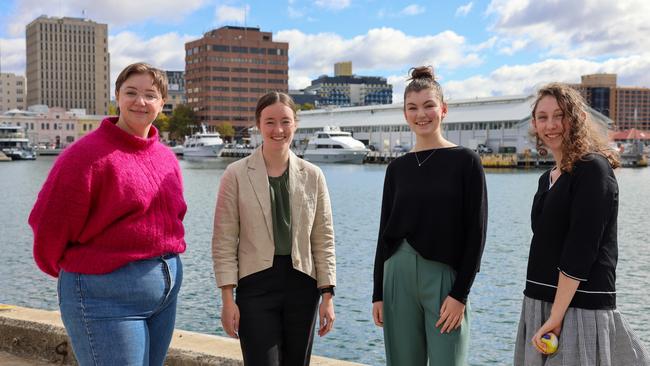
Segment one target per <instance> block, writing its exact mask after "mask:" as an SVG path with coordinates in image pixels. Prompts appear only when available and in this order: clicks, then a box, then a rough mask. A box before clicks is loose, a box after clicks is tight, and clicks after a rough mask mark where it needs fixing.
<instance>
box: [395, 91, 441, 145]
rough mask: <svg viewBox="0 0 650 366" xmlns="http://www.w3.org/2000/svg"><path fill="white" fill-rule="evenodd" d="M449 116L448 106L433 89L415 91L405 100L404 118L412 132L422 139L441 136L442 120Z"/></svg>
mask: <svg viewBox="0 0 650 366" xmlns="http://www.w3.org/2000/svg"><path fill="white" fill-rule="evenodd" d="M446 115H447V105H446V104H445V103H443V102H442V101H441V100H440V98H439V96H438V95H437V93H436V92H435V91H434V90H433V89H423V90H420V91H417V92H416V91H413V92H410V93H408V94H407V95H406V99H405V100H404V117H405V118H406V121H407V122H408V124H409V127H411V131H413V133H415V134H416V135H417V136H420V137H430V136H433V135H436V134H440V133H441V132H440V125H441V124H442V119H443V118H445V116H446Z"/></svg>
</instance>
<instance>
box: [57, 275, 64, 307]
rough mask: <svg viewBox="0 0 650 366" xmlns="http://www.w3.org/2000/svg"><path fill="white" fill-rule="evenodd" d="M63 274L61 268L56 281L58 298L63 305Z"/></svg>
mask: <svg viewBox="0 0 650 366" xmlns="http://www.w3.org/2000/svg"><path fill="white" fill-rule="evenodd" d="M62 275H63V270H59V278H58V279H57V281H56V299H57V302H58V304H59V307H61V276H62Z"/></svg>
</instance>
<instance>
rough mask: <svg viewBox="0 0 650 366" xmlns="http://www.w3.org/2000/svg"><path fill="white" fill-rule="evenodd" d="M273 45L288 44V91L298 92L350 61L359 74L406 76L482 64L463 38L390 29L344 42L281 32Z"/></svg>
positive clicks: (337, 38)
mask: <svg viewBox="0 0 650 366" xmlns="http://www.w3.org/2000/svg"><path fill="white" fill-rule="evenodd" d="M274 39H275V40H276V41H284V42H289V44H290V47H289V86H290V88H291V89H300V88H304V87H306V86H307V85H309V82H308V81H309V80H312V79H314V78H315V77H317V76H318V75H322V74H331V73H332V68H333V67H334V63H335V62H339V61H341V60H351V61H352V64H353V67H354V70H353V71H354V72H355V73H358V70H388V71H391V70H392V71H395V72H399V73H402V72H403V73H404V75H406V70H408V69H409V68H410V67H412V66H414V65H434V66H435V67H436V69H437V68H440V67H444V68H447V69H453V68H458V67H463V66H474V65H478V64H480V63H481V61H482V60H481V58H480V56H479V55H478V54H476V53H475V52H474V51H473V46H472V45H468V44H467V43H466V40H465V38H464V37H462V36H460V35H458V34H456V33H454V32H452V31H444V32H441V33H438V34H436V35H431V36H421V37H416V36H409V35H406V34H404V33H403V32H401V31H399V30H396V29H392V28H375V29H370V30H369V31H368V32H367V33H366V34H362V35H358V36H355V37H352V38H349V39H345V38H343V37H341V36H339V35H337V34H334V33H318V34H307V33H303V32H301V31H300V30H285V31H280V32H278V34H276V35H275V36H274Z"/></svg>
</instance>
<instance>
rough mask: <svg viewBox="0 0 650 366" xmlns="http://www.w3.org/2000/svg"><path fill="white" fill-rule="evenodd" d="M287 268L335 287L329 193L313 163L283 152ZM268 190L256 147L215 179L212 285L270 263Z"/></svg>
mask: <svg viewBox="0 0 650 366" xmlns="http://www.w3.org/2000/svg"><path fill="white" fill-rule="evenodd" d="M289 201H290V202H291V234H292V235H291V237H292V241H291V258H292V261H293V268H295V269H297V270H299V271H301V272H303V273H306V274H307V275H309V276H311V277H313V278H314V279H316V281H317V285H318V287H324V286H335V285H336V261H335V253H334V228H333V224H332V209H331V207H330V198H329V193H328V192H327V186H326V184H325V177H324V176H323V172H322V171H321V170H320V168H318V167H317V166H315V165H313V164H311V163H308V162H306V161H304V160H302V159H300V158H298V157H297V156H296V155H295V154H294V153H293V152H290V153H289ZM274 253H275V244H274V241H273V217H272V214H271V194H270V191H269V180H268V175H267V172H266V165H265V164H264V158H263V156H262V148H261V147H258V148H257V149H256V150H255V151H254V152H253V153H252V154H251V155H250V156H248V157H246V158H244V159H241V160H238V161H236V162H234V163H232V164H230V165H229V166H228V167H227V168H226V171H225V172H224V174H223V176H222V177H221V182H220V187H219V195H218V197H217V207H216V210H215V215H214V232H213V236H212V259H213V264H214V274H215V277H216V279H217V286H219V287H222V286H225V285H237V283H238V281H239V279H241V278H243V277H246V276H248V275H250V274H252V273H256V272H259V271H262V270H264V269H267V268H270V267H271V266H272V265H273V255H274Z"/></svg>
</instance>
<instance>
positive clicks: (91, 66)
mask: <svg viewBox="0 0 650 366" xmlns="http://www.w3.org/2000/svg"><path fill="white" fill-rule="evenodd" d="M26 43H27V49H26V51H27V105H28V106H31V105H47V106H50V107H60V108H64V109H79V108H83V109H85V110H86V111H87V112H88V113H90V114H107V113H108V102H109V100H110V97H109V96H110V77H109V76H110V59H109V54H108V26H107V25H106V24H100V23H96V22H93V21H91V20H88V19H81V18H70V17H63V18H56V17H48V16H45V15H42V16H40V17H38V18H36V19H35V20H33V21H32V22H31V23H29V24H28V25H27V39H26Z"/></svg>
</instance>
